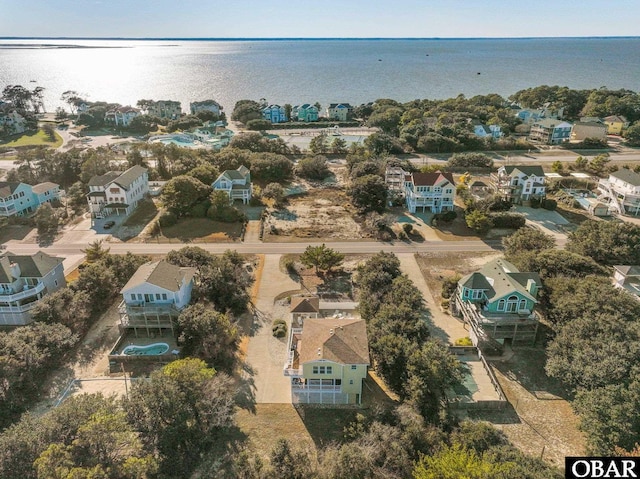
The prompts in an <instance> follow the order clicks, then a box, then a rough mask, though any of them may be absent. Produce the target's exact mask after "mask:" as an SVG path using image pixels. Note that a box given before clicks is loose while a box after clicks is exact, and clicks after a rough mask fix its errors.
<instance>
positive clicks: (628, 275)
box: [613, 265, 640, 299]
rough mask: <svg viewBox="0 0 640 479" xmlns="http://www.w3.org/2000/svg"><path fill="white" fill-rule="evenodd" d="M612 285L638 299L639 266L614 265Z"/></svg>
mask: <svg viewBox="0 0 640 479" xmlns="http://www.w3.org/2000/svg"><path fill="white" fill-rule="evenodd" d="M613 284H614V286H615V287H616V288H620V289H624V290H625V291H628V292H629V293H631V294H633V295H634V296H635V297H636V299H640V266H629V265H616V266H614V267H613Z"/></svg>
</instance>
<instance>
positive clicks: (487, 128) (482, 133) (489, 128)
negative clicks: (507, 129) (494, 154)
mask: <svg viewBox="0 0 640 479" xmlns="http://www.w3.org/2000/svg"><path fill="white" fill-rule="evenodd" d="M473 134H474V135H476V136H477V137H479V138H493V139H494V140H498V139H500V137H502V129H501V128H500V125H484V124H481V123H477V124H475V125H473Z"/></svg>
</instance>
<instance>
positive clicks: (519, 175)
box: [491, 165, 547, 203]
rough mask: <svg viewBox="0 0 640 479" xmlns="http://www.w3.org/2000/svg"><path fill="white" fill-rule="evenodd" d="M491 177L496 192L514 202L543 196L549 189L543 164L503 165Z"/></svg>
mask: <svg viewBox="0 0 640 479" xmlns="http://www.w3.org/2000/svg"><path fill="white" fill-rule="evenodd" d="M491 179H492V181H493V187H494V189H495V190H496V192H497V193H498V194H500V195H502V196H503V197H504V198H506V199H509V200H511V201H513V202H514V203H520V202H521V201H523V200H524V201H526V200H529V199H531V197H537V198H543V197H544V196H545V194H546V190H547V186H546V183H545V175H544V171H543V170H542V167H541V166H522V165H518V166H511V165H510V166H501V167H500V168H498V173H497V174H495V173H494V174H492V175H491Z"/></svg>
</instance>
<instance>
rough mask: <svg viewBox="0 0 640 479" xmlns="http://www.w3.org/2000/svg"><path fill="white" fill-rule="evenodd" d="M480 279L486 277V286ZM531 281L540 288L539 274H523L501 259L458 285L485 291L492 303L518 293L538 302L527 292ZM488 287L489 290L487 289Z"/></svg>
mask: <svg viewBox="0 0 640 479" xmlns="http://www.w3.org/2000/svg"><path fill="white" fill-rule="evenodd" d="M476 275H479V276H476ZM480 277H484V279H485V281H486V284H485V282H483V281H482V280H481V279H480ZM530 279H531V280H533V281H535V283H536V285H538V286H540V284H541V281H540V276H538V273H521V272H520V271H518V268H516V267H515V266H514V265H513V264H511V263H509V262H508V261H507V260H505V259H502V258H499V259H495V260H493V261H490V262H488V263H487V264H485V265H484V266H483V267H482V268H481V269H480V271H478V272H476V273H472V274H470V275H467V276H465V277H464V278H462V279H460V281H459V282H458V284H459V285H460V286H462V287H466V288H469V289H482V290H484V291H485V295H486V296H487V298H488V299H489V300H490V301H494V300H496V299H499V298H502V297H504V296H506V295H508V294H509V293H513V292H516V291H517V292H518V293H520V294H521V295H523V296H524V297H526V298H528V299H530V300H531V301H533V302H537V300H536V298H535V297H533V296H532V295H531V293H529V291H527V282H528V281H529V280H530ZM468 285H470V286H468ZM487 285H488V286H489V288H486V286H487ZM474 286H476V287H474Z"/></svg>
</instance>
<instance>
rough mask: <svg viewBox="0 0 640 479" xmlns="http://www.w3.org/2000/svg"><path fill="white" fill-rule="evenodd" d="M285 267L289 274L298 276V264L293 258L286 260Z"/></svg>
mask: <svg viewBox="0 0 640 479" xmlns="http://www.w3.org/2000/svg"><path fill="white" fill-rule="evenodd" d="M284 267H285V269H286V270H287V273H289V274H298V270H297V269H296V262H295V261H294V260H293V258H287V259H285V260H284Z"/></svg>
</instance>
